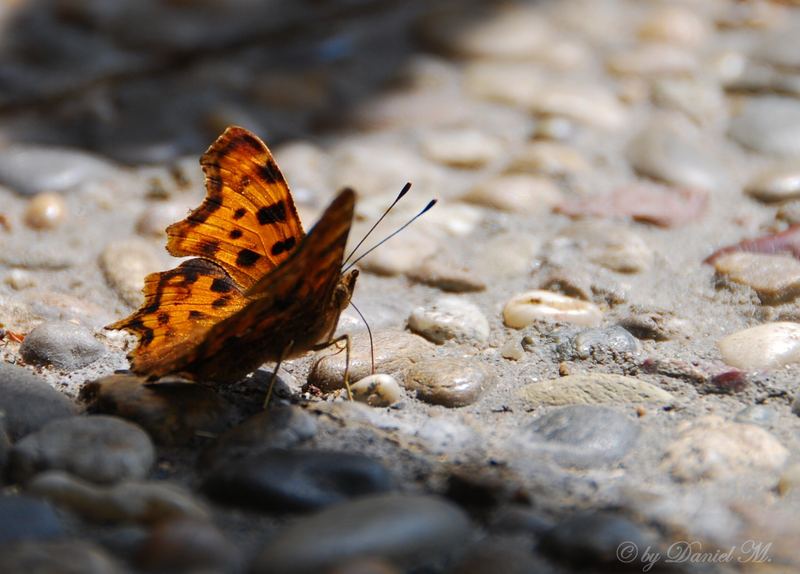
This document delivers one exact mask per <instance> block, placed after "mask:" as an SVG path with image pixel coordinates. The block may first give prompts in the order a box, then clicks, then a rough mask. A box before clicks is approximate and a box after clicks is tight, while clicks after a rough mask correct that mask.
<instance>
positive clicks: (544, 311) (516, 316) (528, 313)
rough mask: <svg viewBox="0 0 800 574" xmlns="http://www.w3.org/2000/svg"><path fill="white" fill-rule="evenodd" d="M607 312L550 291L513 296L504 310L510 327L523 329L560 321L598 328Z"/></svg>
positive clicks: (504, 318)
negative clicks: (532, 325) (541, 322)
mask: <svg viewBox="0 0 800 574" xmlns="http://www.w3.org/2000/svg"><path fill="white" fill-rule="evenodd" d="M602 319H603V313H602V312H601V311H600V309H599V308H598V307H597V306H596V305H595V304H593V303H590V302H588V301H581V300H579V299H574V298H573V297H567V296H565V295H559V294H557V293H551V292H550V291H540V290H534V291H527V292H525V293H520V294H519V295H515V296H514V297H512V298H511V299H510V300H509V301H508V302H507V303H506V305H505V307H504V308H503V321H504V322H505V324H506V326H508V327H512V328H514V329H522V328H523V327H527V326H528V325H531V324H533V323H534V322H536V321H557V322H564V323H573V324H576V325H586V326H588V327H594V326H596V325H598V324H599V323H600V322H601V321H602Z"/></svg>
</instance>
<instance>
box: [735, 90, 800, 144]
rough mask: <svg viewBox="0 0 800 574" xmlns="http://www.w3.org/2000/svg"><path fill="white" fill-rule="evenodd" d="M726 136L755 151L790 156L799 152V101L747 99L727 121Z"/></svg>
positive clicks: (767, 98) (772, 98)
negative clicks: (729, 120)
mask: <svg viewBox="0 0 800 574" xmlns="http://www.w3.org/2000/svg"><path fill="white" fill-rule="evenodd" d="M728 133H729V135H730V137H731V138H733V139H734V140H735V141H736V142H738V143H740V144H741V145H743V146H744V147H746V148H749V149H752V150H754V151H757V152H759V153H763V154H767V155H773V156H784V157H792V156H797V155H798V154H800V103H798V102H797V100H796V99H794V98H781V97H776V96H761V97H753V98H749V99H748V100H747V102H746V104H745V106H744V108H743V109H742V111H741V113H740V114H739V115H738V116H735V117H734V118H733V119H732V121H731V124H730V129H729V132H728Z"/></svg>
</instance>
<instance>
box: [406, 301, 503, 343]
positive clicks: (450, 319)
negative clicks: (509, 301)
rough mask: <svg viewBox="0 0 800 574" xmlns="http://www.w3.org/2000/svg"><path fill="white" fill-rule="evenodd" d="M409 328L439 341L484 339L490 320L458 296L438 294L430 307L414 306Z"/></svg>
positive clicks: (429, 338) (475, 306)
mask: <svg viewBox="0 0 800 574" xmlns="http://www.w3.org/2000/svg"><path fill="white" fill-rule="evenodd" d="M408 327H409V329H411V330H412V331H413V332H415V333H417V334H418V335H422V336H423V337H425V338H426V339H428V340H429V341H432V342H434V343H438V344H442V343H444V342H445V341H449V340H451V339H453V340H455V341H460V342H464V341H477V342H485V341H486V340H487V339H488V338H489V320H488V319H487V318H486V316H485V315H484V314H483V311H481V309H480V307H478V306H477V305H475V304H474V303H472V302H471V301H469V300H468V299H466V298H464V297H459V296H445V297H439V298H438V299H436V300H434V301H433V303H431V304H430V305H429V306H427V307H419V308H417V309H415V310H414V311H412V312H411V315H410V316H409V318H408Z"/></svg>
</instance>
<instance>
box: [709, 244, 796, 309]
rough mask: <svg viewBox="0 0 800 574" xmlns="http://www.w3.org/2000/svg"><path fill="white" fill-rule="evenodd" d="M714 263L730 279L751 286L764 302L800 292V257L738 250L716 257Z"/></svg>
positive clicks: (780, 301) (790, 298)
mask: <svg viewBox="0 0 800 574" xmlns="http://www.w3.org/2000/svg"><path fill="white" fill-rule="evenodd" d="M713 265H714V269H715V270H716V271H717V273H719V274H720V275H722V276H724V277H725V278H726V279H728V280H729V281H732V282H733V283H739V284H741V285H747V286H748V287H750V288H751V289H752V290H753V291H755V292H756V293H757V294H758V297H759V299H760V300H761V302H762V303H767V304H776V303H784V302H787V301H793V300H794V299H795V298H796V297H797V296H798V295H800V261H798V260H797V259H795V258H794V257H791V256H789V255H769V254H765V253H747V252H744V251H739V252H737V253H729V254H727V255H722V256H721V257H718V258H716V259H714V263H713Z"/></svg>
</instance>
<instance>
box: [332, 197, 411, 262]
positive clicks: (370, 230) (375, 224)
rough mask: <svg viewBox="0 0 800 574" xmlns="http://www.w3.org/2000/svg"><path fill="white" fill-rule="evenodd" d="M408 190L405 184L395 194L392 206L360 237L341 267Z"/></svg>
mask: <svg viewBox="0 0 800 574" xmlns="http://www.w3.org/2000/svg"><path fill="white" fill-rule="evenodd" d="M409 189H411V182H408V183H407V184H405V185H404V186H403V189H401V190H400V193H398V194H397V197H396V198H395V200H394V201H393V202H392V204H391V205H390V206H389V207H388V208H386V211H384V212H383V215H381V216H380V217H379V218H378V221H376V222H375V223H374V224H373V225H372V227H370V228H369V231H367V233H366V234H365V235H364V237H362V238H361V241H359V242H358V245H356V246H355V247H354V248H353V250H352V251H351V252H350V255H348V256H347V257H346V258H345V260H344V262H343V263H342V265H347V262H348V261H350V258H351V257H352V256H353V254H354V253H355V252H356V251H358V248H359V247H361V246H362V245H363V244H364V241H366V239H367V237H369V234H370V233H372V232H373V231H375V228H376V227H378V225H379V224H380V222H381V221H383V218H384V217H386V216H387V215H388V214H389V212H390V211H391V210H392V208H393V207H394V206H395V205H397V202H398V201H400V200H401V199H403V196H404V195H405V194H407V193H408V190H409Z"/></svg>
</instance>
